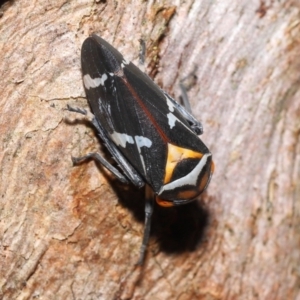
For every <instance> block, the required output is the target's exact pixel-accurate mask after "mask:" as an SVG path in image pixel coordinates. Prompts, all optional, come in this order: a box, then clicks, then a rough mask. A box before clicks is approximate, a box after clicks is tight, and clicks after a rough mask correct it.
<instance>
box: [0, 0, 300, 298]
mask: <svg viewBox="0 0 300 300" xmlns="http://www.w3.org/2000/svg"><path fill="white" fill-rule="evenodd" d="M299 20H300V5H299V3H298V2H296V1H294V2H293V1H281V2H275V1H266V2H265V1H198V0H197V1H192V0H188V1H181V2H176V3H175V2H172V1H169V2H168V1H163V2H142V1H140V2H136V1H135V2H127V1H119V2H117V1H95V2H93V1H88V0H83V1H60V0H57V1H49V2H48V1H41V0H38V1H28V0H23V1H18V0H16V1H11V2H9V3H6V4H5V7H2V17H1V18H0V49H1V51H0V55H1V59H0V70H1V74H2V76H1V81H0V86H1V88H0V90H1V97H0V102H1V106H0V107H1V117H0V131H1V134H0V137H1V148H2V151H1V152H0V155H1V156H0V157H1V160H0V161H1V173H0V174H1V181H0V192H1V197H0V237H1V242H0V254H1V264H0V287H1V289H0V295H1V297H0V298H3V299H33V298H39V299H117V298H121V299H125V298H132V299H180V300H186V299H271V300H273V299H300V292H299V279H300V278H299V273H300V271H299V256H300V245H299V244H300V243H299V241H300V232H299V230H298V229H299V226H300V218H299V214H300V207H299V206H300V201H299V200H300V183H299V182H300V142H299V140H300V139H299V133H300V122H299V120H300V99H299V97H300V83H299V81H300V80H299V78H300V77H299V74H300V55H299V53H300V21H299ZM94 31H95V32H97V33H98V34H100V35H101V36H102V37H103V38H105V39H107V40H108V41H109V42H111V43H112V44H113V45H114V46H115V47H116V48H118V49H119V50H120V51H121V52H122V53H123V54H124V55H125V57H126V58H127V59H131V60H133V61H134V62H137V61H138V50H139V39H140V38H143V39H145V41H146V45H147V50H148V52H147V60H146V63H147V65H148V69H147V72H148V73H150V74H151V75H152V76H155V81H156V82H157V83H159V84H160V85H161V86H162V87H163V88H164V89H165V90H167V91H168V92H170V94H172V95H174V96H176V97H177V98H178V97H179V95H180V91H179V89H178V83H179V80H180V79H182V78H183V77H184V76H186V75H187V74H189V73H190V72H192V71H193V70H194V68H195V67H196V75H197V82H196V84H195V85H193V86H192V88H191V89H190V91H189V96H190V99H191V104H192V107H193V111H194V114H195V116H196V117H197V118H198V119H199V120H201V122H202V123H203V126H204V130H205V133H204V135H203V137H202V139H203V141H204V142H205V143H206V144H207V145H208V146H209V148H210V149H211V151H212V152H213V155H214V161H215V165H216V171H215V174H214V176H213V179H212V182H211V184H210V186H209V189H208V190H207V192H205V194H204V195H203V196H202V197H201V199H200V200H199V201H198V202H195V203H193V204H191V205H187V206H185V207H181V208H178V209H169V210H168V209H162V208H159V207H155V214H154V216H153V233H152V239H151V241H150V245H149V249H148V255H147V259H146V262H145V264H144V266H143V269H142V270H140V269H135V270H134V263H135V262H136V259H137V257H138V252H139V246H140V243H141V237H142V231H143V223H142V222H143V194H142V192H140V191H136V190H135V189H134V188H132V187H128V188H127V187H126V186H123V185H121V184H119V183H117V182H116V181H115V180H114V178H113V176H112V175H111V174H109V173H108V172H107V171H105V170H103V169H102V168H97V166H96V165H95V164H94V163H93V162H90V163H87V164H83V165H81V166H78V167H72V163H71V160H70V157H71V155H73V156H78V155H82V154H85V153H87V152H89V151H98V149H99V148H100V151H104V155H106V157H107V158H109V154H108V153H107V151H106V150H105V149H103V147H102V146H99V143H98V140H97V138H96V135H95V133H94V131H93V129H92V128H91V127H87V126H86V123H85V122H83V121H82V122H81V121H80V122H72V120H74V119H75V118H77V117H78V116H75V115H74V114H72V113H69V112H66V111H65V110H64V108H65V107H66V105H67V104H71V105H73V106H74V105H75V106H79V107H84V108H88V106H87V102H86V100H85V98H84V92H83V87H82V82H81V72H80V47H81V44H82V42H83V40H84V39H85V38H86V37H87V36H88V34H89V33H91V32H94ZM79 118H80V117H79Z"/></svg>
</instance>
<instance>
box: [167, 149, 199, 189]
mask: <svg viewBox="0 0 300 300" xmlns="http://www.w3.org/2000/svg"><path fill="white" fill-rule="evenodd" d="M202 156H203V154H202V153H200V152H195V151H193V150H190V149H185V148H181V147H178V146H175V145H172V144H168V157H167V163H166V168H165V172H166V174H165V178H164V184H166V183H169V182H170V181H171V178H172V174H173V171H174V169H175V168H176V166H177V164H178V163H179V162H181V161H182V160H183V159H187V158H199V159H200V158H201V157H202Z"/></svg>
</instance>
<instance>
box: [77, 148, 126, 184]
mask: <svg viewBox="0 0 300 300" xmlns="http://www.w3.org/2000/svg"><path fill="white" fill-rule="evenodd" d="M88 159H93V160H95V161H97V162H98V163H100V164H101V165H102V166H103V167H105V168H106V169H108V170H109V171H110V172H111V173H113V174H114V175H115V176H116V177H117V178H118V179H119V180H120V181H121V182H123V183H129V182H128V180H127V178H126V177H125V176H124V175H122V174H121V173H120V172H119V171H118V170H117V169H116V168H115V167H114V166H112V165H111V164H110V163H109V162H108V161H107V160H106V159H105V158H103V157H102V156H101V155H100V154H99V153H97V152H90V153H88V154H87V155H84V156H81V157H73V156H72V162H73V164H74V165H78V164H80V163H81V162H83V161H86V160H88Z"/></svg>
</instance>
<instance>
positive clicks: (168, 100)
mask: <svg viewBox="0 0 300 300" xmlns="http://www.w3.org/2000/svg"><path fill="white" fill-rule="evenodd" d="M165 97H166V101H167V105H168V108H169V111H171V112H173V111H174V104H173V103H172V101H171V100H170V99H169V98H168V97H167V96H166V95H165Z"/></svg>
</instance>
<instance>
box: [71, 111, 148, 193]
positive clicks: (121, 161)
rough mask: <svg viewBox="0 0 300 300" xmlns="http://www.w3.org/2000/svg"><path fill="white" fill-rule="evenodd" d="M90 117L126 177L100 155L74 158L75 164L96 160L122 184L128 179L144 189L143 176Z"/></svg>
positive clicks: (91, 154) (92, 117) (85, 113)
mask: <svg viewBox="0 0 300 300" xmlns="http://www.w3.org/2000/svg"><path fill="white" fill-rule="evenodd" d="M67 109H68V110H69V111H72V112H77V113H80V114H83V115H87V111H86V110H84V109H81V108H73V107H71V106H69V105H67ZM90 115H91V116H90V117H89V118H90V119H91V120H90V121H91V122H92V124H93V125H94V127H95V128H96V129H97V131H98V134H99V136H100V138H101V139H102V141H103V142H104V144H105V146H106V147H107V149H108V151H109V152H110V154H111V155H112V157H113V159H114V160H115V161H116V162H117V163H118V165H119V167H120V169H122V171H123V172H124V174H125V176H124V175H123V174H121V173H120V172H119V171H118V170H117V169H116V168H115V167H114V166H112V165H111V164H110V163H109V162H108V161H107V160H106V159H104V158H103V157H102V156H101V155H100V154H99V153H89V154H87V155H85V156H82V157H77V158H75V157H72V161H73V163H75V164H77V163H81V162H82V161H84V160H87V159H90V158H92V159H94V160H95V161H97V162H99V163H100V164H101V165H103V166H104V167H105V168H107V169H108V170H109V171H110V172H112V173H113V174H114V175H115V176H116V177H117V178H118V179H119V180H120V181H121V182H124V183H128V180H127V178H128V179H129V180H130V181H131V182H132V184H134V185H135V186H137V187H139V188H140V187H142V186H143V185H144V181H143V179H142V178H141V176H140V175H139V174H138V173H137V172H136V170H135V169H134V168H133V167H132V166H131V165H130V164H129V162H128V161H127V159H126V158H125V157H124V156H123V154H122V153H121V152H120V151H119V150H118V149H117V147H116V145H115V144H114V143H113V142H112V141H111V140H110V139H109V138H108V137H107V135H106V134H105V131H104V130H103V128H102V127H101V125H100V124H99V123H98V122H97V120H96V119H95V117H94V115H93V114H90ZM126 177H127V178H126Z"/></svg>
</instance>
